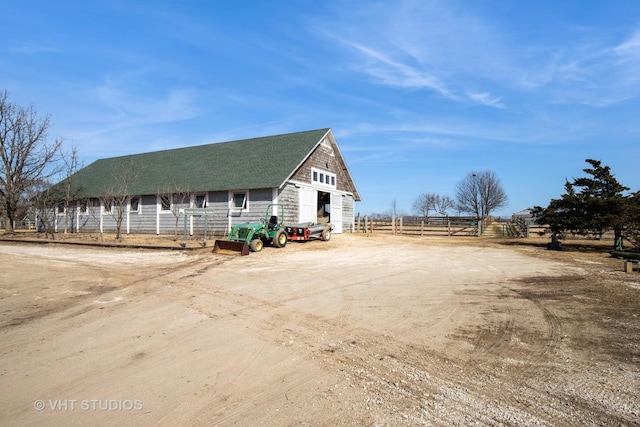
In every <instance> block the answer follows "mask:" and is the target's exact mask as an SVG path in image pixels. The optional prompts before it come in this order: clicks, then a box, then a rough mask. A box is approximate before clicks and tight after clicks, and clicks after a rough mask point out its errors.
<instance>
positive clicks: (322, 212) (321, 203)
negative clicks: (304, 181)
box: [317, 191, 331, 223]
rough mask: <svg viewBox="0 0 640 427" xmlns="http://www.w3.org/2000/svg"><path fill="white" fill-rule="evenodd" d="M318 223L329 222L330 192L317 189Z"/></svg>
mask: <svg viewBox="0 0 640 427" xmlns="http://www.w3.org/2000/svg"><path fill="white" fill-rule="evenodd" d="M317 217H318V223H326V222H331V193H325V192H324V191H318V214H317Z"/></svg>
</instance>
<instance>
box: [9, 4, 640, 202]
mask: <svg viewBox="0 0 640 427" xmlns="http://www.w3.org/2000/svg"><path fill="white" fill-rule="evenodd" d="M0 20H1V21H2V27H3V30H2V32H1V33H0V90H7V91H8V92H9V98H10V100H11V101H13V102H16V103H18V104H19V105H22V106H29V105H33V107H34V108H35V109H36V110H37V111H38V112H39V113H40V114H41V115H43V114H49V115H51V118H52V122H53V126H52V127H51V129H50V132H49V138H51V139H56V138H63V139H64V140H65V144H66V145H67V147H70V146H72V145H73V146H76V147H77V148H78V150H79V154H80V156H81V158H82V159H83V161H84V164H85V165H88V164H89V163H91V162H92V161H94V160H96V159H98V158H102V157H112V156H118V155H124V154H132V153H139V152H146V151H154V150H160V149H167V148H177V147H184V146H189V145H198V144H206V143H212V142H223V141H229V140H235V139H243V138H251V137H256V136H266V135H274V134H279V133H288V132H296V131H301V130H308V129H318V128H324V127H330V128H331V129H332V130H333V132H334V135H335V137H336V140H337V142H338V144H339V146H340V149H341V151H342V153H343V155H344V157H345V158H346V160H347V163H348V165H349V168H350V170H351V173H352V175H353V177H354V179H355V180H356V184H357V186H358V189H359V190H360V193H361V195H362V198H363V201H362V202H361V203H359V204H358V205H357V207H356V209H357V211H358V212H361V213H363V214H366V213H374V212H375V213H381V212H386V211H390V210H391V207H392V202H393V201H394V200H395V201H396V203H397V207H398V209H399V210H400V211H402V212H403V213H405V214H409V213H411V206H412V204H413V201H414V200H415V199H416V198H417V197H418V195H419V194H420V193H436V194H440V195H450V196H453V195H454V194H455V187H456V184H457V183H458V182H460V181H461V180H462V179H463V178H464V177H465V176H466V175H467V174H468V173H470V172H481V171H492V172H494V173H495V174H496V175H497V176H498V177H499V178H500V179H501V182H502V185H503V187H504V189H505V191H506V192H507V194H508V196H509V205H508V206H507V207H505V208H504V209H501V210H500V211H499V212H498V213H500V214H506V215H510V214H511V213H512V212H514V211H517V210H519V209H522V208H525V207H529V206H533V205H542V206H546V205H547V204H548V202H549V200H550V199H551V198H555V197H559V196H560V195H561V194H562V193H563V192H564V188H563V185H564V182H565V179H571V178H573V177H578V176H583V175H584V173H583V172H582V169H583V168H585V167H586V166H587V164H586V163H585V162H584V160H585V159H586V158H595V159H599V160H602V162H603V163H604V164H605V165H608V166H610V167H611V169H612V171H613V173H614V174H615V175H616V177H617V179H618V180H619V181H620V182H621V183H622V184H624V185H626V186H628V187H631V189H632V190H634V191H636V190H640V173H639V172H638V170H639V169H640V144H639V139H640V138H639V136H640V2H638V1H636V0H628V1H627V0H625V1H616V0H612V1H608V2H604V1H601V2H595V1H592V2H585V1H570V0H568V1H544V0H542V1H535V2H523V1H515V0H514V1H507V0H475V1H471V0H468V1H455V0H452V1H442V0H441V1H429V0H396V1H375V0H374V1H371V0H335V1H317V0H316V1H310V0H297V1H294V0H279V1H245V2H229V1H206V0H200V1H188V0H185V1H179V2H178V1H142V0H140V1H137V0H122V1H120V0H115V1H60V2H51V1H48V0H42V1H35V0H22V1H20V2H13V1H11V2H10V1H4V2H3V5H2V17H1V18H0ZM265 167H268V165H265ZM249 170H250V169H249Z"/></svg>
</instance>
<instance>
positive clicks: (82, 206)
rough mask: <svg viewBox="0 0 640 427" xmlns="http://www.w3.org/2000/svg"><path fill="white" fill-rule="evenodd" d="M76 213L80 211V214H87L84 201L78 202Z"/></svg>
mask: <svg viewBox="0 0 640 427" xmlns="http://www.w3.org/2000/svg"><path fill="white" fill-rule="evenodd" d="M78 211H80V213H81V214H86V213H87V212H88V211H87V201H86V200H81V201H79V202H78Z"/></svg>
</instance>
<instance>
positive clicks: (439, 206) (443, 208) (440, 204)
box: [434, 195, 456, 215]
mask: <svg viewBox="0 0 640 427" xmlns="http://www.w3.org/2000/svg"><path fill="white" fill-rule="evenodd" d="M455 206H456V202H455V201H454V200H453V199H452V198H451V197H449V196H440V195H437V196H436V200H435V204H434V209H435V211H436V212H437V213H439V214H440V215H447V212H448V211H449V209H453V208H454V207H455Z"/></svg>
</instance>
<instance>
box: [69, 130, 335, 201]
mask: <svg viewBox="0 0 640 427" xmlns="http://www.w3.org/2000/svg"><path fill="white" fill-rule="evenodd" d="M329 131H330V130H329V129H328V128H327V129H318V130H311V131H305V132H296V133H289V134H284V135H275V136H267V137H261V138H252V139H243V140H239V141H230V142H223V143H217V144H207V145H198V146H193V147H186V148H177V149H173V150H163V151H154V152H151V153H143V154H133V155H129V156H122V157H113V158H108V159H101V160H97V161H95V162H93V163H91V164H90V165H89V166H87V167H85V168H83V169H81V170H80V171H78V172H77V173H76V175H75V176H74V177H73V181H72V183H73V184H72V185H73V187H74V189H75V191H74V193H75V194H77V195H78V196H80V197H100V196H103V195H104V194H105V191H108V190H109V189H113V188H114V187H115V186H117V182H118V178H117V177H118V176H121V177H122V176H130V177H132V178H130V179H128V180H127V181H128V183H127V187H128V193H129V194H137V195H145V194H157V193H158V191H166V190H167V189H172V188H173V189H175V188H178V189H180V190H181V191H190V192H198V191H224V190H250V189H256V188H277V187H280V186H281V185H282V184H283V183H284V182H285V181H286V180H287V179H288V178H289V177H290V176H291V174H293V172H294V171H295V170H296V169H297V168H298V167H299V166H300V165H301V164H302V162H303V161H304V160H305V159H306V158H307V157H308V156H309V155H310V154H311V152H312V150H313V149H314V148H315V147H316V146H317V145H318V143H319V142H320V141H321V140H322V138H323V137H324V136H325V135H326V134H327V133H328V132H329Z"/></svg>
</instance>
